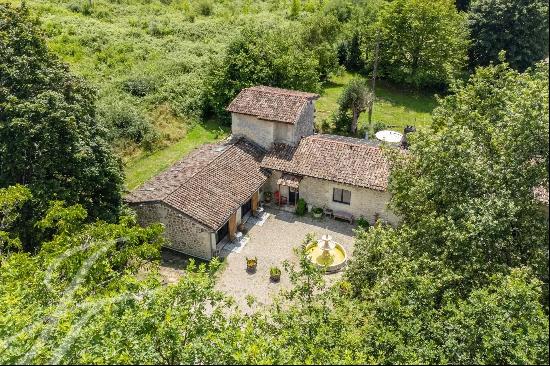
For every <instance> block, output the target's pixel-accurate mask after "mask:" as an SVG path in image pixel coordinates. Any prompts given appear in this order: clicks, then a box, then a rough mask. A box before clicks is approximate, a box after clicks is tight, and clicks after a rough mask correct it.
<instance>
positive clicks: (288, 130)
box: [231, 101, 315, 149]
mask: <svg viewBox="0 0 550 366" xmlns="http://www.w3.org/2000/svg"><path fill="white" fill-rule="evenodd" d="M314 118H315V107H314V105H313V101H310V102H308V103H307V105H306V107H305V108H304V110H303V111H302V114H301V115H300V118H299V119H298V121H297V122H296V124H290V123H283V122H272V121H266V120H261V119H258V118H256V117H254V116H249V115H246V114H240V113H231V133H232V134H233V135H234V136H245V137H246V138H248V139H249V140H251V141H254V142H256V143H257V144H258V145H260V146H262V147H264V148H265V149H269V148H270V147H271V145H272V144H273V143H274V142H280V143H285V144H289V145H296V144H298V143H299V142H300V139H301V138H302V136H309V135H312V134H313V120H314Z"/></svg>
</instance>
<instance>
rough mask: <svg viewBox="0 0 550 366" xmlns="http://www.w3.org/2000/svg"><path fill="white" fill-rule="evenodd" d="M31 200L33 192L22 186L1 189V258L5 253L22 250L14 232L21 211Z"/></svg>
mask: <svg viewBox="0 0 550 366" xmlns="http://www.w3.org/2000/svg"><path fill="white" fill-rule="evenodd" d="M31 198H32V194H31V192H30V191H29V190H28V189H27V188H26V187H24V186H21V185H17V186H12V187H8V188H0V257H1V256H2V255H3V254H4V253H9V252H10V251H12V250H17V249H21V247H22V245H21V240H20V239H19V237H18V235H17V234H16V233H14V231H16V225H17V221H18V220H19V218H20V210H21V209H22V207H23V205H25V203H27V202H28V201H29V200H30V199H31Z"/></svg>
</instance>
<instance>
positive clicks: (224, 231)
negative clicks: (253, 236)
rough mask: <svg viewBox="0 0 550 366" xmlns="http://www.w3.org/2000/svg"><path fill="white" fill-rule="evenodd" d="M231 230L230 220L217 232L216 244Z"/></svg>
mask: <svg viewBox="0 0 550 366" xmlns="http://www.w3.org/2000/svg"><path fill="white" fill-rule="evenodd" d="M228 232H229V221H228V222H226V223H225V225H223V226H222V227H221V228H220V229H219V230H218V231H217V232H216V244H218V243H219V242H220V241H222V239H223V238H225V237H226V236H227V233H228Z"/></svg>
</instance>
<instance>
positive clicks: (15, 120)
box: [0, 5, 122, 220]
mask: <svg viewBox="0 0 550 366" xmlns="http://www.w3.org/2000/svg"><path fill="white" fill-rule="evenodd" d="M0 60H1V61H0V74H1V75H2V78H1V79H0V187H6V186H9V185H13V184H18V183H21V184H25V185H26V186H27V187H28V188H29V189H30V190H31V192H32V194H33V196H34V202H33V203H34V206H35V208H36V209H37V212H43V210H45V209H46V207H47V205H48V201H49V200H51V199H54V198H55V199H62V200H65V201H67V202H68V203H70V204H74V203H81V204H83V205H84V206H85V207H86V208H87V210H88V211H89V212H90V215H91V217H101V218H104V219H111V220H112V219H114V218H115V217H116V216H117V214H118V211H119V207H120V204H121V193H120V191H121V186H122V174H121V167H120V163H119V161H118V160H117V159H115V157H114V156H113V155H112V153H111V150H110V148H109V146H108V145H107V144H106V142H105V139H104V133H103V131H102V129H101V128H100V127H99V126H98V124H97V122H96V117H95V111H94V109H95V105H94V102H95V99H96V95H95V91H94V90H93V89H92V88H90V87H89V86H88V85H87V84H86V83H85V82H84V81H83V80H82V79H80V78H78V77H75V76H73V75H72V74H71V73H69V71H68V69H67V66H66V65H65V64H63V63H61V62H60V61H59V60H58V59H57V57H55V56H54V55H53V54H52V53H51V52H50V51H48V49H47V48H46V44H45V42H44V39H43V37H42V35H41V33H40V31H39V30H38V27H37V24H36V23H35V21H33V20H32V19H31V17H30V16H29V14H28V10H27V8H26V7H25V6H22V7H20V8H17V9H14V8H11V7H9V6H8V5H0Z"/></svg>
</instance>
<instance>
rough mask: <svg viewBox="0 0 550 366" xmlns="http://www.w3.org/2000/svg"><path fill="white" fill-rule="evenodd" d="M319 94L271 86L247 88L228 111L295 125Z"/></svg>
mask: <svg viewBox="0 0 550 366" xmlns="http://www.w3.org/2000/svg"><path fill="white" fill-rule="evenodd" d="M317 98H319V95H318V94H313V93H306V92H300V91H295V90H287V89H279V88H273V87H269V86H254V87H252V88H246V89H243V90H241V92H240V93H239V94H238V95H237V96H236V97H235V99H233V101H232V102H231V103H230V104H229V106H228V107H227V111H229V112H234V113H242V114H248V115H251V116H255V117H257V118H259V119H264V120H268V121H277V122H284V123H291V124H294V123H296V122H297V121H298V119H299V118H300V115H301V114H302V111H303V109H304V108H305V106H306V105H307V103H308V102H309V101H311V100H314V99H317Z"/></svg>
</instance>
